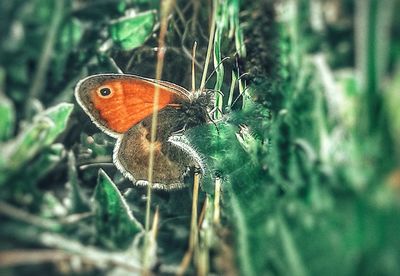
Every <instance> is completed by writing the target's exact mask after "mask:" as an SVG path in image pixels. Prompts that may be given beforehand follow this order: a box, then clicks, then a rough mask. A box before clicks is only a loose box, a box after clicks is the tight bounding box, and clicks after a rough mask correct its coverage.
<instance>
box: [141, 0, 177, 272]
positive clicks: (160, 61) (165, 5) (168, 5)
mask: <svg viewBox="0 0 400 276" xmlns="http://www.w3.org/2000/svg"><path fill="white" fill-rule="evenodd" d="M174 5H175V1H174V0H166V1H163V2H162V6H161V25H160V26H161V27H160V36H159V39H158V53H157V67H156V79H157V80H160V79H161V75H162V69H163V67H164V56H165V36H166V34H167V28H168V15H169V13H170V11H171V10H172V8H173V6H174ZM159 98H160V89H159V87H158V86H156V87H155V89H154V101H153V116H152V119H151V143H150V148H149V170H148V186H147V202H146V221H145V229H146V236H145V237H146V238H145V244H144V254H143V260H144V263H143V268H144V271H145V274H146V271H147V269H148V268H147V265H148V264H147V253H148V252H147V251H148V250H147V247H148V243H149V240H148V239H149V238H148V234H149V230H150V206H151V190H152V186H153V168H154V149H155V148H154V144H155V140H156V130H157V119H158V102H159Z"/></svg>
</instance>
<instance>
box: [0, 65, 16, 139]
mask: <svg viewBox="0 0 400 276" xmlns="http://www.w3.org/2000/svg"><path fill="white" fill-rule="evenodd" d="M4 81H5V71H4V69H3V68H1V67H0V118H1V120H0V142H4V141H6V140H7V139H9V138H10V137H11V135H12V133H13V131H14V124H15V109H14V105H13V103H12V102H11V101H10V100H9V99H8V98H7V97H6V96H5V95H4V93H3V88H4Z"/></svg>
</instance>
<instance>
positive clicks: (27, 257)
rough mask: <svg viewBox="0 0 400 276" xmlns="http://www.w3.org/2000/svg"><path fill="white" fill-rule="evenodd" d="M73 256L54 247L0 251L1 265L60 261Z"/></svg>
mask: <svg viewBox="0 0 400 276" xmlns="http://www.w3.org/2000/svg"><path fill="white" fill-rule="evenodd" d="M71 257H72V256H71V254H68V253H66V252H64V251H61V250H53V249H50V250H49V249H14V250H6V251H1V252H0V267H6V266H18V265H27V264H42V263H47V262H59V261H62V260H69V259H71Z"/></svg>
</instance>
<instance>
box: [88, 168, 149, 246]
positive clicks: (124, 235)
mask: <svg viewBox="0 0 400 276" xmlns="http://www.w3.org/2000/svg"><path fill="white" fill-rule="evenodd" d="M94 201H95V217H96V218H95V220H96V228H97V232H98V239H99V241H100V243H101V244H103V245H104V246H106V247H108V248H111V249H126V248H128V247H129V246H130V245H131V242H132V240H133V238H134V237H135V235H136V234H138V233H140V232H142V231H143V226H142V225H141V224H140V223H139V222H138V221H137V220H136V219H135V218H134V217H133V216H132V213H131V211H130V210H129V207H128V205H127V203H126V201H125V199H124V198H123V197H122V195H121V193H120V192H119V190H118V188H117V187H116V186H115V184H114V183H113V182H112V180H111V179H110V178H109V176H108V175H107V174H106V173H105V172H104V171H103V170H99V176H98V180H97V186H96V189H95V192H94Z"/></svg>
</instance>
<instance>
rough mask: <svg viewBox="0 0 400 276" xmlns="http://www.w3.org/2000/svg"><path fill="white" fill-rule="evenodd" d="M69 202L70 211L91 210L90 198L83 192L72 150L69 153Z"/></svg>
mask: <svg viewBox="0 0 400 276" xmlns="http://www.w3.org/2000/svg"><path fill="white" fill-rule="evenodd" d="M67 188H68V192H69V195H68V196H67V204H68V209H69V212H70V213H82V212H87V211H90V207H89V200H88V198H86V196H85V194H84V193H83V191H82V189H81V187H80V185H79V180H78V174H77V172H76V161H75V155H74V153H73V152H72V151H70V152H69V153H68V183H67Z"/></svg>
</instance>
